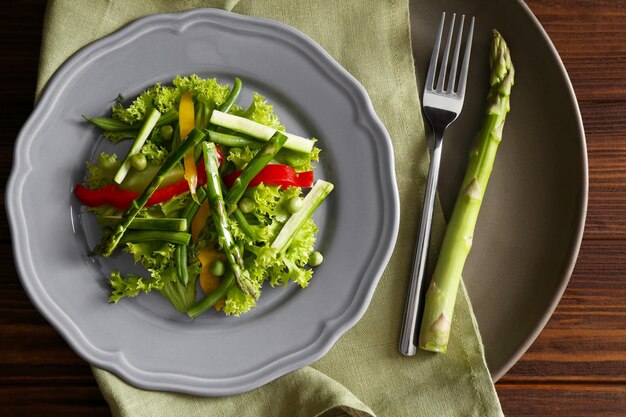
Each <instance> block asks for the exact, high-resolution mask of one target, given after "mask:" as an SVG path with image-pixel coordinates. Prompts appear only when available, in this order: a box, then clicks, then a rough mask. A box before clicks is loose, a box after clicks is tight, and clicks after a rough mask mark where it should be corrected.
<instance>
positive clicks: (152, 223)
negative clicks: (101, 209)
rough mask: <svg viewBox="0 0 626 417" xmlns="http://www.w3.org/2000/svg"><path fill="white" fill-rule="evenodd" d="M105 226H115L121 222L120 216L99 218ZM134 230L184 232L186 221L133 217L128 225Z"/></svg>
mask: <svg viewBox="0 0 626 417" xmlns="http://www.w3.org/2000/svg"><path fill="white" fill-rule="evenodd" d="M100 219H101V220H102V222H103V223H104V224H105V225H106V226H115V225H116V224H117V223H119V221H120V220H122V216H102V217H101V218H100ZM128 228H129V229H135V230H163V231H170V232H186V231H187V219H185V218H173V217H163V218H161V217H158V218H143V217H135V218H134V219H133V221H132V222H131V223H130V224H129V225H128Z"/></svg>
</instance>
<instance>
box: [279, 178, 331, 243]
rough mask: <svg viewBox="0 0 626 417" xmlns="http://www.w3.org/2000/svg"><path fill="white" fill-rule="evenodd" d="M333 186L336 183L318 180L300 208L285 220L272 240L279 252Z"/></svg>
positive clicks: (289, 241)
mask: <svg viewBox="0 0 626 417" xmlns="http://www.w3.org/2000/svg"><path fill="white" fill-rule="evenodd" d="M333 188H334V185H333V184H331V183H330V182H327V181H324V180H317V182H316V183H315V184H314V185H313V188H311V191H309V193H308V194H307V195H306V197H304V200H303V201H302V207H301V208H300V210H298V211H296V212H295V213H294V214H292V215H291V217H289V219H288V220H287V221H286V222H285V224H284V225H283V227H282V229H280V232H279V233H278V236H276V238H275V239H274V241H273V242H272V245H271V247H272V248H274V249H278V251H279V252H282V251H283V250H285V249H287V248H288V247H289V244H290V243H291V241H292V240H293V238H294V236H295V235H296V233H297V232H298V230H299V229H300V227H301V226H302V225H303V224H304V222H305V221H306V220H307V219H309V218H310V217H311V216H312V215H313V212H314V211H315V209H317V208H318V207H319V205H320V204H322V201H324V199H325V198H326V196H327V195H328V194H330V192H331V191H332V190H333Z"/></svg>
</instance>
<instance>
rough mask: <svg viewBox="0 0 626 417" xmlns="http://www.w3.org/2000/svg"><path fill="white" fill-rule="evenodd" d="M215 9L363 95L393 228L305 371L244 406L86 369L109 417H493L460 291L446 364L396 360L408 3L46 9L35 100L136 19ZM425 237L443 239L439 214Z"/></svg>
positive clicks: (411, 85) (421, 145) (414, 96)
mask: <svg viewBox="0 0 626 417" xmlns="http://www.w3.org/2000/svg"><path fill="white" fill-rule="evenodd" d="M197 7H219V8H223V9H226V10H232V11H234V12H236V13H241V14H247V15H252V16H259V17H264V18H269V19H274V20H278V21H281V22H284V23H287V24H289V25H291V26H293V27H295V28H297V29H299V30H301V31H303V32H304V33H306V34H307V35H309V36H310V37H312V38H313V39H314V40H315V41H317V42H318V43H319V44H320V45H321V46H322V47H323V48H324V49H325V50H326V51H327V52H328V53H329V54H330V55H331V56H332V57H334V58H335V59H336V60H337V61H338V62H339V63H340V64H341V65H342V66H343V67H344V68H346V69H347V70H348V71H349V72H350V73H351V74H352V75H354V76H355V77H356V78H357V79H358V80H359V81H360V82H361V83H362V84H363V86H364V87H365V88H366V90H367V91H368V93H369V96H370V98H371V100H372V102H373V104H374V108H375V110H376V112H377V114H378V115H379V117H380V119H381V120H382V122H383V123H384V125H385V126H386V128H387V130H388V131H389V134H390V136H391V138H392V141H393V146H394V152H395V161H396V174H397V181H398V188H399V191H400V203H401V213H402V215H401V226H400V233H399V236H398V240H397V245H396V247H395V250H394V253H393V255H392V258H391V261H390V262H389V265H388V267H387V269H386V271H385V273H384V275H383V276H382V279H381V280H380V283H379V285H378V287H377V289H376V292H375V295H374V297H373V299H372V302H371V304H370V306H369V308H368V310H367V312H366V314H365V315H364V316H363V318H362V319H361V320H360V321H359V323H358V324H357V325H356V326H354V327H353V328H352V329H351V330H350V331H348V332H347V333H346V334H345V335H343V336H342V337H341V338H340V339H339V341H338V342H337V343H336V345H335V346H334V347H333V348H332V349H331V350H330V351H329V352H328V354H327V355H325V356H324V357H323V358H322V359H320V360H318V361H317V362H315V363H314V364H312V365H311V366H308V367H305V368H303V369H301V370H299V371H295V372H292V373H290V374H288V375H286V376H283V377H281V378H279V379H277V380H275V381H273V382H271V383H269V384H267V385H265V386H263V387H261V388H258V389H256V390H253V391H251V392H247V393H244V394H241V395H236V396H231V397H221V398H203V397H195V396H189V395H181V394H175V393H169V392H157V391H146V390H141V389H138V388H135V387H133V386H131V385H129V384H127V383H126V382H125V381H123V380H121V379H119V378H118V377H116V376H115V375H113V374H111V373H109V372H107V371H104V370H101V369H96V368H94V369H93V372H94V375H95V377H96V380H97V381H98V384H99V386H100V388H101V390H102V393H103V395H104V397H105V399H106V400H107V402H108V403H109V405H110V407H111V411H112V413H113V415H114V416H129V417H130V416H150V417H154V416H179V415H180V416H203V415H206V416H209V415H210V416H218V415H219V416H229V415H232V416H326V417H329V416H343V415H348V416H381V417H382V416H390V417H401V416H429V417H431V416H480V417H485V416H497V415H502V411H501V409H500V405H499V402H498V398H497V395H496V392H495V389H494V386H493V383H492V381H491V378H490V375H489V371H488V369H487V366H486V363H485V358H484V352H483V346H482V344H481V341H480V335H479V333H478V329H477V326H476V321H475V319H474V315H473V313H472V309H471V306H470V303H469V299H468V297H467V293H466V291H465V287H463V286H462V288H461V291H460V293H459V297H458V298H457V305H456V311H455V320H454V324H453V331H452V336H451V341H450V345H449V349H448V353H447V354H445V355H442V354H433V353H429V352H424V351H419V352H418V353H417V355H416V356H414V357H410V358H407V357H404V356H402V355H400V353H398V347H397V346H398V339H399V333H400V327H401V319H402V315H403V310H404V302H405V296H406V291H407V286H408V276H409V272H410V269H411V259H412V255H413V249H414V244H415V236H416V231H417V226H418V217H419V216H417V215H416V213H419V212H420V210H419V208H420V206H421V203H422V201H421V200H422V197H421V195H422V192H423V188H424V183H425V178H426V173H427V169H428V161H429V157H428V150H427V145H426V137H425V133H424V124H423V120H422V118H421V112H420V110H419V109H420V102H419V96H418V86H417V85H416V79H415V73H414V67H413V58H412V53H411V43H410V42H411V41H410V28H409V8H408V0H385V1H382V0H343V1H337V0H319V1H311V2H308V1H302V2H294V1H292V0H266V1H262V0H257V1H252V0H242V1H239V2H238V1H237V0H223V1H219V0H213V1H210V0H204V1H203V0H185V1H176V2H174V1H169V0H143V1H140V2H129V1H124V0H83V1H80V2H76V1H72V0H50V2H49V5H48V10H47V13H46V20H45V25H44V35H43V45H42V52H41V61H40V62H41V63H40V72H39V89H38V90H41V88H43V86H44V85H45V83H46V81H47V80H48V79H49V77H50V76H51V75H52V74H53V73H54V71H55V70H56V69H57V68H58V67H59V65H60V64H62V63H63V61H64V60H65V59H67V58H68V57H69V56H70V55H71V54H72V53H74V52H75V51H77V50H78V49H79V48H80V47H82V46H84V45H85V44H87V43H89V42H92V41H94V40H96V39H98V38H100V37H102V36H105V35H107V34H109V33H111V32H113V31H115V30H116V29H119V28H120V27H122V26H123V25H125V24H127V23H129V22H131V21H132V20H134V19H137V18H139V17H141V16H144V15H147V14H153V13H159V12H173V11H182V10H186V9H190V8H197ZM433 228H434V232H433V233H434V237H435V239H437V240H438V239H439V238H440V237H441V235H442V231H443V228H444V222H443V216H442V214H441V210H440V208H439V207H437V209H436V216H435V222H434V226H433Z"/></svg>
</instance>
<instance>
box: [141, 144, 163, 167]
mask: <svg viewBox="0 0 626 417" xmlns="http://www.w3.org/2000/svg"><path fill="white" fill-rule="evenodd" d="M140 152H141V153H142V154H144V156H145V157H146V159H147V160H148V161H149V162H151V163H153V164H155V165H161V164H162V163H163V162H165V158H167V156H168V155H169V152H168V151H167V149H165V148H164V147H162V146H159V145H157V144H156V143H154V142H152V141H146V143H144V145H143V146H142V147H141V150H140Z"/></svg>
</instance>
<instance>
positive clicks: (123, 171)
mask: <svg viewBox="0 0 626 417" xmlns="http://www.w3.org/2000/svg"><path fill="white" fill-rule="evenodd" d="M159 117H161V112H160V111H158V110H157V109H155V108H152V110H151V111H150V113H148V116H146V120H145V121H144V123H143V126H141V129H140V130H139V134H138V135H137V138H135V141H134V142H133V144H132V146H131V147H130V150H129V151H128V154H127V155H126V158H124V162H122V165H121V166H120V168H119V169H118V170H117V172H116V173H115V177H114V178H113V181H115V183H116V184H121V183H122V181H124V178H126V175H127V174H128V171H130V167H131V163H130V159H131V157H132V156H133V155H134V154H136V153H139V151H141V147H142V146H143V144H144V143H145V142H146V140H147V139H148V136H150V133H152V129H154V127H155V126H156V124H157V122H158V121H159Z"/></svg>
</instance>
